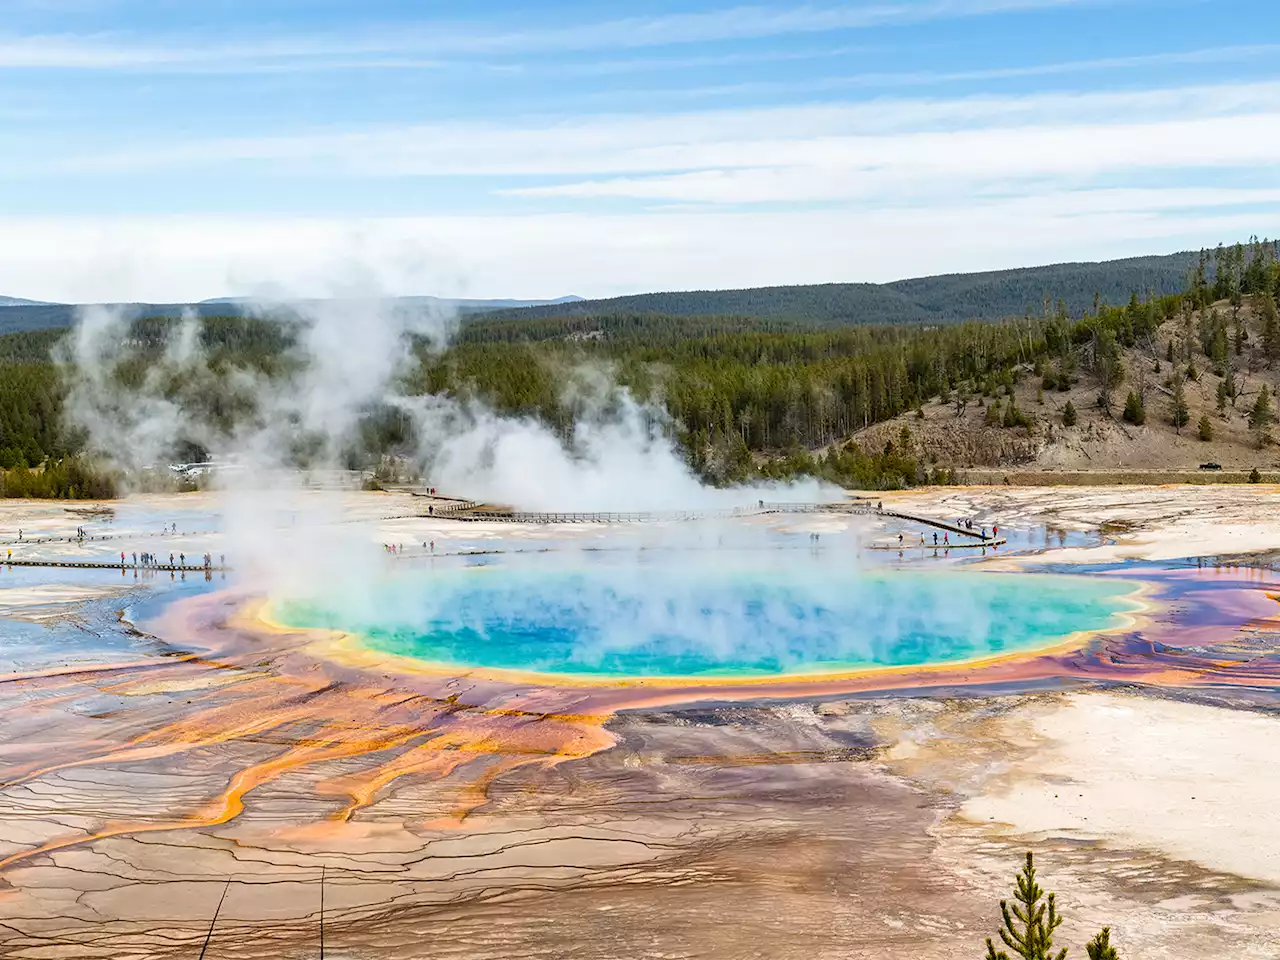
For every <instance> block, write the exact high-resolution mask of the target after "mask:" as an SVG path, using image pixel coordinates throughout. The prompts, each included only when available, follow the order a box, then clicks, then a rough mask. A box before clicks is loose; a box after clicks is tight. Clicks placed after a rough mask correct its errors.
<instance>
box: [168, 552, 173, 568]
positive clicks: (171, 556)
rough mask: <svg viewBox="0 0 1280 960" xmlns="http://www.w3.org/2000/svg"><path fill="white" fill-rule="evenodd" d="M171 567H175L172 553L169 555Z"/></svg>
mask: <svg viewBox="0 0 1280 960" xmlns="http://www.w3.org/2000/svg"><path fill="white" fill-rule="evenodd" d="M169 566H171V567H172V566H173V554H172V553H170V554H169Z"/></svg>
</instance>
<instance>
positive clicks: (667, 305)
mask: <svg viewBox="0 0 1280 960" xmlns="http://www.w3.org/2000/svg"><path fill="white" fill-rule="evenodd" d="M1199 256H1200V255H1199V252H1198V251H1186V252H1182V253H1173V254H1168V255H1164V256H1148V257H1129V258H1126V259H1123V260H1103V261H1098V262H1081V263H1058V264H1050V265H1047V266H1039V267H1020V268H1017V269H1012V270H989V271H984V272H980V273H951V274H942V275H939V276H933V277H917V278H913V279H908V280H896V281H894V282H892V283H823V284H806V285H797V286H780V287H755V288H746V289H741V290H691V291H672V292H666V293H641V294H634V295H631V296H624V297H613V298H610V299H605V300H583V299H582V298H580V297H560V298H558V299H556V300H549V301H529V300H482V299H476V300H468V299H457V300H451V299H446V298H439V297H396V298H393V299H392V303H393V305H394V306H395V307H396V308H397V309H423V308H426V309H432V308H447V309H453V310H457V311H458V312H459V313H462V314H464V315H466V316H469V317H484V318H485V319H494V320H531V319H545V318H549V317H566V316H570V317H576V316H583V317H590V316H593V315H596V316H605V315H617V314H624V313H660V314H669V315H672V316H684V317H699V316H737V317H755V318H760V319H765V320H782V321H793V322H796V323H800V324H807V325H811V326H815V327H832V326H843V325H848V324H872V323H954V322H957V321H961V320H969V319H985V320H994V319H1000V318H1003V317H1016V316H1023V315H1026V314H1032V315H1040V314H1041V313H1042V312H1043V310H1044V303H1045V300H1046V299H1047V300H1048V301H1049V302H1050V304H1053V303H1056V301H1058V300H1062V301H1063V302H1064V303H1065V304H1066V307H1067V311H1068V312H1069V313H1070V314H1071V315H1072V316H1076V317H1078V316H1080V315H1081V313H1082V312H1084V311H1085V310H1091V309H1092V308H1093V304H1094V297H1095V296H1097V297H1099V298H1100V299H1101V300H1102V302H1104V303H1111V304H1117V303H1123V302H1125V301H1127V300H1128V299H1129V296H1130V294H1132V293H1137V294H1138V295H1139V296H1146V295H1147V294H1148V293H1155V294H1156V295H1157V296H1160V295H1164V294H1170V293H1177V292H1179V291H1181V290H1183V289H1185V288H1186V285H1187V279H1188V275H1189V273H1190V271H1191V270H1192V269H1193V268H1194V267H1195V265H1196V262H1197V260H1198V259H1199ZM6 299H8V300H10V301H12V298H6ZM0 302H4V301H3V300H0ZM260 302H261V301H257V300H251V299H248V298H236V297H227V298H219V299H214V300H205V301H203V302H201V303H194V304H181V303H169V304H147V303H128V304H108V305H107V306H112V307H117V308H120V309H124V310H127V311H128V312H130V313H132V314H134V315H135V316H146V315H176V314H178V313H180V312H181V311H183V310H192V311H194V312H195V313H196V314H198V315H200V316H212V315H217V314H226V313H238V312H241V311H242V310H245V309H247V308H248V307H249V306H250V305H251V304H258V303H260ZM324 302H333V301H317V300H304V301H293V302H292V303H282V304H281V305H282V306H285V307H288V306H295V307H305V306H307V305H309V304H318V303H324ZM77 309H78V308H77V307H76V306H74V305H66V304H39V303H31V302H29V301H28V302H19V303H16V304H13V305H11V306H7V307H4V308H3V309H0V334H2V333H11V332H15V331H18V330H43V329H53V328H58V327H67V326H70V325H71V324H72V323H73V322H74V319H75V311H76V310H77Z"/></svg>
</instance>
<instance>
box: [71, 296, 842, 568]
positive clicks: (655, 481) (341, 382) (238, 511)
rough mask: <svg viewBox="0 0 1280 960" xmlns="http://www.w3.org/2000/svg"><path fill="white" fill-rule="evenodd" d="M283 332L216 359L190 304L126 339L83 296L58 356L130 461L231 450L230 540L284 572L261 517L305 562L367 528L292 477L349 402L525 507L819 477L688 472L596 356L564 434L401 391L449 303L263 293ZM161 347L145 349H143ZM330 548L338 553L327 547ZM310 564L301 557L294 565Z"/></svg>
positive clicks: (86, 405)
mask: <svg viewBox="0 0 1280 960" xmlns="http://www.w3.org/2000/svg"><path fill="white" fill-rule="evenodd" d="M260 316H261V317H262V318H266V319H275V320H276V321H278V323H279V324H281V329H282V330H287V332H288V333H289V335H290V342H289V345H288V346H287V348H286V349H285V351H284V354H283V357H282V358H281V360H280V362H279V363H278V364H276V365H275V367H276V369H274V370H273V371H271V373H270V374H268V373H267V372H263V371H261V370H259V369H255V368H252V367H249V366H244V365H240V366H234V367H231V366H228V365H227V362H226V360H225V358H224V357H220V356H218V355H216V352H215V351H211V350H210V349H209V348H207V347H206V346H205V344H204V342H203V340H202V336H201V330H202V321H201V320H200V319H199V318H197V317H195V316H193V315H187V316H184V317H182V318H181V320H180V321H179V322H178V323H177V325H176V326H175V327H173V328H172V329H170V330H169V331H168V332H167V334H166V336H165V338H164V341H163V343H162V344H161V345H159V346H157V345H155V344H152V345H150V350H149V351H147V353H146V356H147V357H148V358H150V362H149V364H148V365H146V366H145V367H141V366H140V364H141V358H142V356H143V353H144V347H145V346H146V345H143V344H140V343H138V342H136V338H135V327H134V320H133V318H131V317H129V316H128V315H126V314H124V313H122V312H119V311H112V310H107V309H103V308H89V309H86V310H85V311H83V312H82V314H81V316H80V318H79V322H78V324H77V326H76V327H75V329H74V331H73V333H72V334H71V335H70V337H69V338H68V339H67V341H66V342H65V343H64V344H62V346H61V348H60V351H59V359H60V361H61V363H62V365H63V367H64V370H65V372H66V374H67V378H68V382H69V394H68V400H67V410H68V415H69V417H70V419H71V422H72V424H73V425H74V426H76V427H78V428H81V429H83V430H84V431H85V432H86V433H87V436H88V442H89V446H90V449H92V450H93V451H94V452H95V453H96V454H98V455H99V456H101V457H103V458H105V459H106V460H107V461H108V462H110V463H112V464H113V465H115V466H117V467H119V468H121V469H122V470H123V471H125V473H126V475H137V474H138V472H139V471H142V470H145V469H147V468H150V467H153V466H154V465H156V464H159V463H164V462H166V461H167V460H168V459H169V458H170V457H171V456H172V452H173V449H174V445H175V442H178V441H184V442H186V443H188V444H192V445H195V446H198V447H199V448H202V449H204V450H207V451H209V452H210V454H212V455H213V456H214V457H215V458H218V459H222V460H226V461H229V462H234V463H235V464H236V468H235V469H232V470H228V471H225V472H224V473H223V474H222V475H221V476H219V477H218V482H219V484H220V485H221V486H222V489H223V512H224V523H225V524H226V526H227V529H226V533H227V536H228V539H229V540H232V541H234V542H236V543H237V544H238V545H240V547H239V549H240V556H241V560H242V565H243V563H244V560H245V558H244V553H245V552H246V547H247V552H248V553H249V554H250V556H251V559H252V564H253V566H254V567H255V568H256V569H257V570H258V572H259V573H261V574H267V573H268V572H270V574H271V576H272V578H273V579H280V578H290V577H289V575H288V574H287V572H286V568H287V569H296V568H297V563H296V560H297V558H298V557H299V555H300V552H299V551H298V550H292V551H291V553H292V558H291V562H290V563H289V564H287V565H286V564H282V563H280V562H279V557H278V554H279V538H278V537H277V536H275V535H267V534H264V531H272V530H276V529H278V528H279V527H280V525H281V517H284V516H288V517H289V518H290V526H291V529H290V537H291V538H292V540H291V542H293V543H295V544H296V543H297V542H298V541H297V538H298V537H300V536H303V535H304V534H303V533H302V531H303V530H306V531H309V532H307V533H306V534H305V536H306V537H307V538H308V542H307V546H306V548H305V550H303V551H301V553H302V554H305V556H306V557H307V558H308V564H311V565H314V564H321V565H323V564H325V563H328V562H334V563H339V562H340V563H341V565H342V568H343V570H344V574H343V575H347V576H349V575H350V567H349V566H347V564H349V563H350V561H351V559H352V557H353V554H359V553H360V552H362V551H367V550H368V543H367V540H365V541H361V540H358V539H356V538H355V535H354V534H353V532H352V531H350V530H346V529H344V528H343V527H342V526H341V525H340V524H337V523H335V522H333V521H336V520H338V519H340V518H339V517H337V516H335V515H331V513H329V512H328V511H332V510H335V509H336V507H335V506H334V505H332V504H330V505H329V506H327V507H325V506H322V505H320V504H319V503H318V501H316V499H315V498H308V497H306V496H305V495H304V490H303V486H304V484H303V477H302V474H301V473H300V471H299V470H298V469H297V467H296V463H297V459H298V454H299V451H304V452H305V457H306V461H307V463H308V464H309V466H310V467H311V468H312V469H326V468H328V469H336V468H340V467H342V466H343V458H344V452H345V451H347V450H348V449H350V448H351V446H352V444H353V442H354V441H355V440H356V439H357V437H358V434H359V429H360V425H361V421H362V418H363V417H365V416H366V414H367V413H368V412H369V411H370V410H371V409H373V408H376V407H381V408H384V409H385V408H393V409H395V410H398V411H399V412H400V413H401V414H403V415H405V416H407V417H408V418H409V420H410V421H411V422H412V424H413V426H414V431H413V435H414V436H415V437H416V444H417V449H416V450H415V451H414V455H415V456H416V459H417V461H418V462H419V463H420V464H422V465H423V466H424V467H425V469H426V471H427V476H428V477H429V480H430V482H431V483H432V485H434V486H437V487H439V488H441V489H442V490H447V491H449V492H451V493H457V494H461V495H465V496H468V497H472V498H475V499H483V500H488V501H491V502H500V503H509V504H512V505H514V506H517V507H519V508H523V509H533V510H540V509H542V510H580V511H581V510H615V511H630V510H663V509H697V508H707V507H727V506H737V505H744V504H748V503H751V502H753V501H754V500H755V499H756V498H757V497H763V496H768V497H771V498H778V497H785V498H789V499H792V498H794V499H813V498H815V497H817V496H819V495H820V491H819V488H818V484H817V483H816V482H809V483H806V484H802V485H798V486H788V487H779V486H776V485H774V486H771V487H768V488H759V489H736V490H723V489H715V488H711V487H708V486H706V485H704V484H703V483H701V482H700V481H699V480H698V478H697V477H696V476H695V475H694V473H693V472H692V470H691V469H690V468H689V466H688V465H687V464H686V463H685V462H684V461H683V459H682V458H681V457H680V455H679V454H678V453H677V451H676V449H675V447H674V446H673V443H672V440H671V438H670V430H671V426H672V425H671V423H670V422H669V418H668V417H667V415H666V412H665V411H664V410H662V409H661V408H656V407H653V406H651V405H646V404H642V403H640V402H638V401H637V400H635V399H634V398H633V397H631V396H630V395H629V394H627V393H626V392H625V391H621V390H619V389H617V388H616V387H615V386H614V385H613V383H612V382H611V379H610V378H609V377H608V375H607V371H605V370H600V369H584V370H580V371H577V373H576V374H575V375H574V376H572V377H570V378H568V380H567V384H568V385H567V386H566V389H567V390H572V391H574V396H573V398H572V399H573V400H574V405H575V409H577V410H578V411H580V416H579V418H578V422H577V426H576V428H575V430H574V433H573V435H572V436H571V437H570V438H568V439H567V440H566V439H565V438H562V437H560V436H558V435H556V434H554V433H553V432H551V431H550V430H548V429H547V428H546V427H545V426H544V425H542V424H541V423H539V422H537V421H535V420H532V419H528V418H511V417H504V416H501V415H499V414H497V413H496V412H494V411H493V410H491V409H488V408H487V407H485V406H484V405H483V404H481V403H478V402H475V401H470V400H469V401H459V400H456V399H454V398H451V397H446V396H440V395H428V396H407V395H405V393H404V392H403V391H402V390H401V389H400V384H401V378H402V376H403V375H404V374H405V373H406V372H408V370H409V369H410V367H411V364H412V362H413V350H412V344H413V343H418V344H427V345H428V346H429V348H430V349H435V350H441V349H444V348H445V347H446V346H447V344H448V342H449V338H450V336H451V334H452V333H453V331H454V330H456V327H457V318H456V316H455V315H454V314H453V313H452V312H450V311H448V310H447V308H437V309H434V310H415V311H406V310H403V309H396V308H393V307H392V306H390V305H389V301H386V300H382V299H376V298H372V299H364V300H356V299H343V300H335V301H330V302H321V303H310V304H308V305H307V306H306V307H305V308H304V309H302V310H301V312H299V311H298V310H296V309H295V310H292V311H290V312H289V314H288V315H287V316H285V315H281V314H273V313H272V312H271V310H270V309H268V308H263V310H262V312H261V314H260ZM157 351H158V352H157ZM337 558H341V561H339V560H338V559H337ZM317 572H319V571H315V570H308V571H307V573H306V575H314V574H315V573H317Z"/></svg>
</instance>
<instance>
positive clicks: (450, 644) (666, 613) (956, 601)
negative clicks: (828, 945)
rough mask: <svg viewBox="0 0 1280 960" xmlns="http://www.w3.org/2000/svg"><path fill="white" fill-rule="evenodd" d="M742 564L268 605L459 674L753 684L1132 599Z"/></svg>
mask: <svg viewBox="0 0 1280 960" xmlns="http://www.w3.org/2000/svg"><path fill="white" fill-rule="evenodd" d="M749 559H750V562H744V561H743V560H742V558H741V557H736V558H735V559H730V558H728V557H719V556H717V557H716V558H715V561H714V562H711V563H709V562H707V558H706V557H701V558H697V560H698V562H694V561H693V560H692V559H691V558H689V557H686V556H682V555H678V554H675V555H673V554H670V553H663V552H657V553H656V554H655V555H649V554H648V553H646V554H642V555H640V556H636V555H630V556H628V557H626V558H625V559H620V558H616V557H615V558H606V559H593V558H592V557H591V555H589V554H577V555H575V556H574V558H573V559H571V560H570V559H567V558H564V557H560V556H556V555H547V556H543V557H539V558H537V559H535V560H530V559H527V558H524V559H517V560H513V559H510V558H504V559H503V560H502V561H501V562H491V563H486V564H484V565H481V566H454V565H451V564H446V563H438V564H433V565H432V566H430V567H425V566H424V567H418V568H416V569H409V570H405V571H402V572H400V573H397V574H396V575H393V576H389V577H388V578H386V579H385V580H381V581H377V582H375V583H374V584H373V585H363V586H362V587H360V588H359V589H355V588H354V587H353V588H352V589H351V590H350V591H349V592H348V593H345V594H344V593H343V592H341V591H339V592H336V593H330V594H327V595H325V596H324V597H312V598H308V599H305V600H301V599H294V600H288V601H279V602H277V603H276V604H275V606H274V609H273V611H272V614H271V616H272V618H273V619H275V620H277V621H280V622H282V623H285V624H288V625H291V626H296V627H309V628H322V629H328V630H337V631H341V632H344V633H347V634H351V635H354V636H355V637H356V638H358V641H359V642H360V643H361V644H362V645H363V646H364V647H366V648H369V649H372V650H376V651H381V652H384V653H388V654H395V655H399V656H404V657H410V658H413V659H416V660H420V661H424V662H426V663H429V664H431V665H433V666H437V667H442V668H449V669H457V670H459V671H468V670H480V671H484V670H490V671H520V672H529V673H539V674H548V675H561V676H571V677H577V678H580V679H584V680H585V679H589V678H599V679H602V680H610V679H624V678H655V679H660V678H671V679H675V678H690V677H694V678H707V679H713V678H721V679H733V678H737V679H755V678H768V677H773V676H778V677H782V676H788V675H797V674H818V675H821V674H836V673H848V672H853V671H858V670H866V669H873V668H878V667H910V666H925V665H930V664H954V663H957V662H962V661H966V660H977V659H982V658H987V657H993V656H1000V655H1006V654H1013V653H1023V652H1027V651H1031V650H1035V649H1040V648H1045V647H1049V646H1053V645H1055V644H1057V643H1059V642H1061V641H1062V639H1063V638H1065V637H1067V636H1068V635H1070V634H1073V633H1076V632H1079V631H1086V632H1088V631H1100V630H1106V629H1110V628H1114V627H1116V626H1118V625H1119V624H1120V623H1121V622H1122V617H1121V615H1122V613H1123V612H1124V611H1126V610H1129V609H1131V608H1132V603H1131V602H1130V601H1129V600H1128V599H1127V596H1128V595H1129V594H1131V593H1132V590H1133V586H1132V584H1129V583H1124V582H1118V581H1115V580H1109V579H1106V578H1101V577H1081V576H1058V575H1046V574H1028V573H1011V574H1010V573H979V572H970V571H966V570H963V569H957V568H955V567H941V568H938V569H937V570H936V571H929V570H919V571H918V570H900V569H891V568H889V569H873V570H859V569H855V568H853V567H851V566H846V565H844V564H843V563H842V562H841V558H840V557H839V556H837V557H835V558H833V557H831V556H826V555H823V556H804V555H799V554H796V555H790V556H786V555H780V554H774V555H772V556H769V557H767V558H765V559H764V560H763V561H761V558H759V557H754V558H749Z"/></svg>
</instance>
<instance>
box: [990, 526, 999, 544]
mask: <svg viewBox="0 0 1280 960" xmlns="http://www.w3.org/2000/svg"><path fill="white" fill-rule="evenodd" d="M998 536H1000V528H999V527H997V526H996V525H995V524H994V523H993V524H992V525H991V539H993V540H994V539H995V538H996V537H998Z"/></svg>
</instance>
